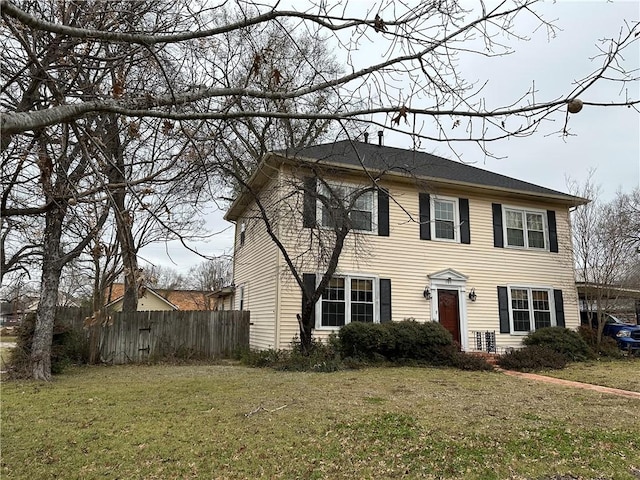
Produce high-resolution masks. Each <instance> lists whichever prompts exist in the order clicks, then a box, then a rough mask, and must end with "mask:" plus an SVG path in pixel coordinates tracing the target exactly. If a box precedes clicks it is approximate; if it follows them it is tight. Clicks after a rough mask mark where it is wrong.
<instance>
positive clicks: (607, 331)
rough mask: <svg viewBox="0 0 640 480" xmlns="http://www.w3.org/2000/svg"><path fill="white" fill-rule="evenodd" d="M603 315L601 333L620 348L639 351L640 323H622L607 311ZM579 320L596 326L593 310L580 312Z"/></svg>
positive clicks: (596, 320) (596, 319)
mask: <svg viewBox="0 0 640 480" xmlns="http://www.w3.org/2000/svg"><path fill="white" fill-rule="evenodd" d="M604 317H605V324H604V329H603V330H602V334H603V335H606V336H608V337H611V338H613V339H614V340H615V341H616V343H617V344H618V348H620V349H621V350H625V351H629V352H640V325H631V324H629V323H624V322H623V321H621V320H618V319H617V318H616V317H614V316H613V315H609V314H608V313H605V314H604ZM589 318H591V322H589ZM580 321H581V323H582V324H583V325H588V324H589V323H591V326H592V327H593V328H597V327H598V318H597V316H596V313H595V312H580Z"/></svg>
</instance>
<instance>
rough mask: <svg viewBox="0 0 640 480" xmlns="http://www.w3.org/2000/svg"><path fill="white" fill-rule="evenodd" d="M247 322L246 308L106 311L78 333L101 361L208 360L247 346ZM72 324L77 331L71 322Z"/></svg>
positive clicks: (119, 362) (223, 356) (225, 355)
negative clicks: (100, 321) (104, 317)
mask: <svg viewBox="0 0 640 480" xmlns="http://www.w3.org/2000/svg"><path fill="white" fill-rule="evenodd" d="M249 318H250V313H249V312H248V311H246V310H243V311H238V310H227V311H217V312H214V311H187V310H175V311H153V312H112V313H109V319H108V320H106V321H105V322H103V324H102V325H95V326H92V327H85V329H84V330H85V332H86V333H87V337H88V338H89V339H90V343H92V342H91V338H95V341H94V342H93V343H95V344H97V345H95V347H94V348H98V349H99V357H100V360H101V361H103V362H109V363H115V364H123V363H136V362H146V361H151V360H157V359H161V358H166V357H174V358H207V359H212V358H225V357H229V356H230V355H232V354H233V352H235V351H237V350H240V349H245V348H249ZM72 325H73V327H74V328H75V329H78V327H79V325H78V321H77V320H73V321H72ZM93 329H95V330H93ZM91 330H93V332H92V331H91Z"/></svg>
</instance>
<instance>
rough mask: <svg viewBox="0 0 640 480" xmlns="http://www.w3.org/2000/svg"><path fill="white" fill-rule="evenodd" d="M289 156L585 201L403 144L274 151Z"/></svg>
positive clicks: (346, 143)
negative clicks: (405, 146) (403, 147)
mask: <svg viewBox="0 0 640 480" xmlns="http://www.w3.org/2000/svg"><path fill="white" fill-rule="evenodd" d="M275 153H276V154H278V155H282V156H285V157H288V158H299V159H301V160H302V159H306V160H312V161H313V160H315V161H317V162H318V163H321V164H322V163H333V164H344V165H345V166H356V167H360V166H361V162H362V164H364V166H365V167H367V168H370V169H372V170H381V171H388V172H395V173H401V174H405V175H415V176H417V177H423V178H424V177H426V178H430V179H434V180H444V181H451V182H456V183H457V182H462V183H467V184H472V185H478V186H484V187H490V188H491V187H493V188H499V189H507V190H512V191H518V192H523V193H529V194H542V195H545V196H546V195H551V196H556V197H562V198H563V199H565V200H569V201H570V200H575V201H577V203H583V202H582V201H581V200H582V199H580V198H578V197H574V196H572V195H568V194H566V193H563V192H559V191H556V190H552V189H550V188H546V187H541V186H540V185H534V184H533V183H529V182H525V181H522V180H518V179H516V178H512V177H507V176H505V175H500V174H498V173H493V172H489V171H487V170H483V169H481V168H478V167H473V166H471V165H466V164H464V163H462V162H458V161H453V160H448V159H446V158H442V157H438V156H436V155H431V154H429V153H424V152H419V151H415V150H405V149H402V148H395V147H387V146H379V145H378V144H377V143H363V142H357V141H350V140H342V141H339V142H334V143H324V144H320V145H314V146H310V147H304V148H300V149H288V150H283V151H279V152H275Z"/></svg>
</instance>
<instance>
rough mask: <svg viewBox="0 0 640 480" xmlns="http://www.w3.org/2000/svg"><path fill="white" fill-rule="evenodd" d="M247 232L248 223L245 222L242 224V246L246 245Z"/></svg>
mask: <svg viewBox="0 0 640 480" xmlns="http://www.w3.org/2000/svg"><path fill="white" fill-rule="evenodd" d="M246 230H247V223H246V222H245V221H243V222H242V223H241V224H240V246H243V245H244V240H245V237H246Z"/></svg>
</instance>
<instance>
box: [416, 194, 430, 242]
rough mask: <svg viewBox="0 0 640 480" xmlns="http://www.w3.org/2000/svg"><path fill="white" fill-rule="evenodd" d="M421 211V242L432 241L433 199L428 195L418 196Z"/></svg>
mask: <svg viewBox="0 0 640 480" xmlns="http://www.w3.org/2000/svg"><path fill="white" fill-rule="evenodd" d="M418 203H419V209H420V240H431V199H430V198H429V194H428V193H419V194H418Z"/></svg>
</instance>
